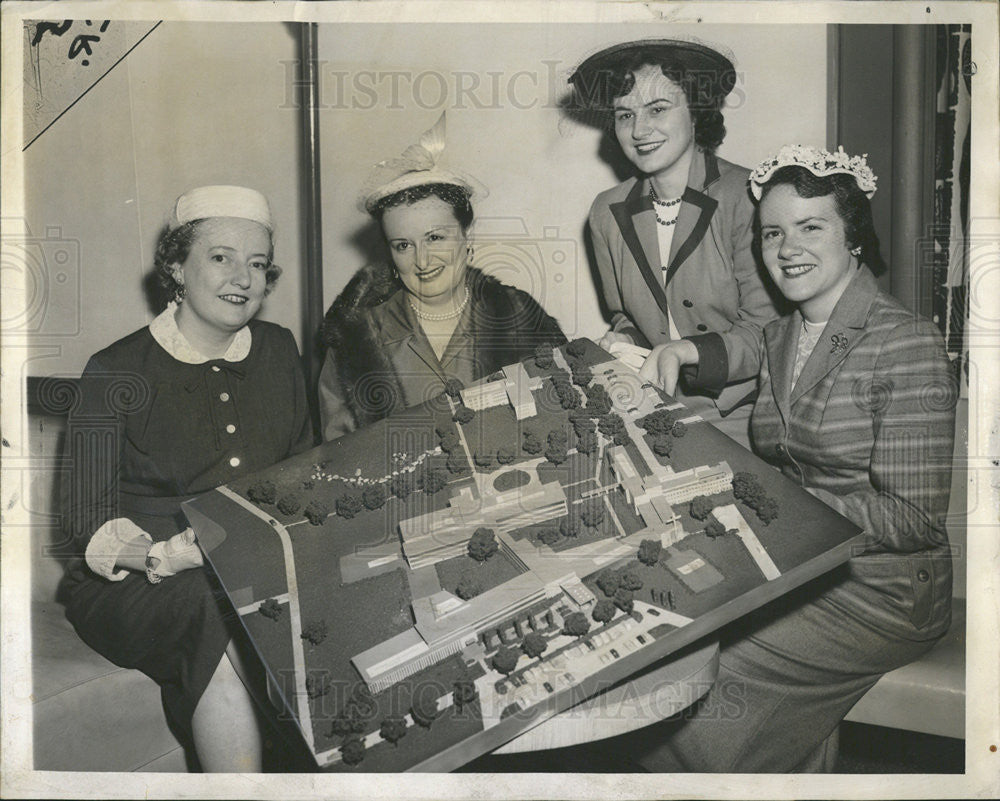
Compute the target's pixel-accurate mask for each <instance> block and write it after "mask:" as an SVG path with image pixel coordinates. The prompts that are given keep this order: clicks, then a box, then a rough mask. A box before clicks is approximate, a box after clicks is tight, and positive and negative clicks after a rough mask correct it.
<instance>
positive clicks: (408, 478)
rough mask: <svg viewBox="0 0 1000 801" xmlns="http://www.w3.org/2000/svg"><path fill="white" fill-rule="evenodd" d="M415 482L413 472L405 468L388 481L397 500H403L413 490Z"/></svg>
mask: <svg viewBox="0 0 1000 801" xmlns="http://www.w3.org/2000/svg"><path fill="white" fill-rule="evenodd" d="M415 483H416V482H415V480H414V478H413V473H412V472H410V471H408V470H407V471H404V472H402V473H397V474H396V475H394V476H393V477H392V479H391V481H390V482H389V488H390V489H391V490H392V494H393V495H395V496H396V497H397V498H399V500H401V501H405V500H406V499H407V498H409V497H410V493H412V492H413V489H414V485H415Z"/></svg>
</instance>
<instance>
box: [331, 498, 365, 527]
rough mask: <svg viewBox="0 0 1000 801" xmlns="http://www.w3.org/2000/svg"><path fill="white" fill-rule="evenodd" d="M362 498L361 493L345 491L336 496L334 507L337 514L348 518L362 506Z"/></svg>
mask: <svg viewBox="0 0 1000 801" xmlns="http://www.w3.org/2000/svg"><path fill="white" fill-rule="evenodd" d="M364 505H365V504H364V500H363V499H362V497H361V493H358V492H345V493H344V494H343V495H341V496H340V497H339V498H337V503H336V509H337V514H338V515H340V516H341V517H345V518H347V519H348V520H350V519H351V518H352V517H354V516H355V515H356V514H357V513H358V512H360V511H361V510H362V509H363V508H364Z"/></svg>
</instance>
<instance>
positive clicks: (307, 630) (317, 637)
mask: <svg viewBox="0 0 1000 801" xmlns="http://www.w3.org/2000/svg"><path fill="white" fill-rule="evenodd" d="M327 633H328V630H327V627H326V621H325V620H314V621H313V622H312V623H310V624H309V625H308V626H304V627H303V628H302V634H300V635H299V636H300V637H301V638H302V639H303V640H308V641H309V642H311V643H312V644H313V645H319V644H320V643H321V642H323V640H325V639H326V635H327Z"/></svg>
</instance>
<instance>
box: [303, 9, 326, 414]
mask: <svg viewBox="0 0 1000 801" xmlns="http://www.w3.org/2000/svg"><path fill="white" fill-rule="evenodd" d="M316 40H317V26H316V23H313V22H306V23H302V24H301V25H300V27H299V70H300V73H299V86H300V88H301V98H300V106H299V107H300V109H301V111H302V160H303V164H302V172H303V181H304V192H303V194H304V196H305V226H306V231H305V244H306V259H305V281H304V282H303V286H304V287H305V293H306V297H305V310H306V313H305V331H304V332H303V336H302V343H303V348H302V349H303V351H304V353H303V355H304V358H305V369H306V385H307V387H308V390H309V391H308V395H309V398H310V403H311V404H312V405H313V406H315V397H316V392H315V389H316V382H317V380H318V379H319V370H320V366H321V365H320V350H319V330H320V325H321V324H322V322H323V311H324V309H323V237H322V222H323V219H322V205H321V193H320V156H319V75H318V69H319V63H318V54H317V42H316ZM313 414H314V419H315V415H316V414H317V410H316V409H315V408H314V409H313Z"/></svg>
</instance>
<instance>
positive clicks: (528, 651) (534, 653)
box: [521, 631, 549, 659]
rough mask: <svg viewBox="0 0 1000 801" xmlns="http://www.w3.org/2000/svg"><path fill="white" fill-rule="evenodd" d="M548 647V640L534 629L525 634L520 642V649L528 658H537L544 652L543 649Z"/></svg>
mask: <svg viewBox="0 0 1000 801" xmlns="http://www.w3.org/2000/svg"><path fill="white" fill-rule="evenodd" d="M548 647H549V641H548V640H546V639H545V638H544V637H543V636H542V635H541V634H538V633H537V632H534V631H532V632H531V633H529V634H527V635H525V638H524V641H523V642H522V643H521V650H522V651H524V654H525V656H527V657H528V658H529V659H537V658H538V657H540V656H541V655H542V654H543V653H545V649H546V648H548Z"/></svg>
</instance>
